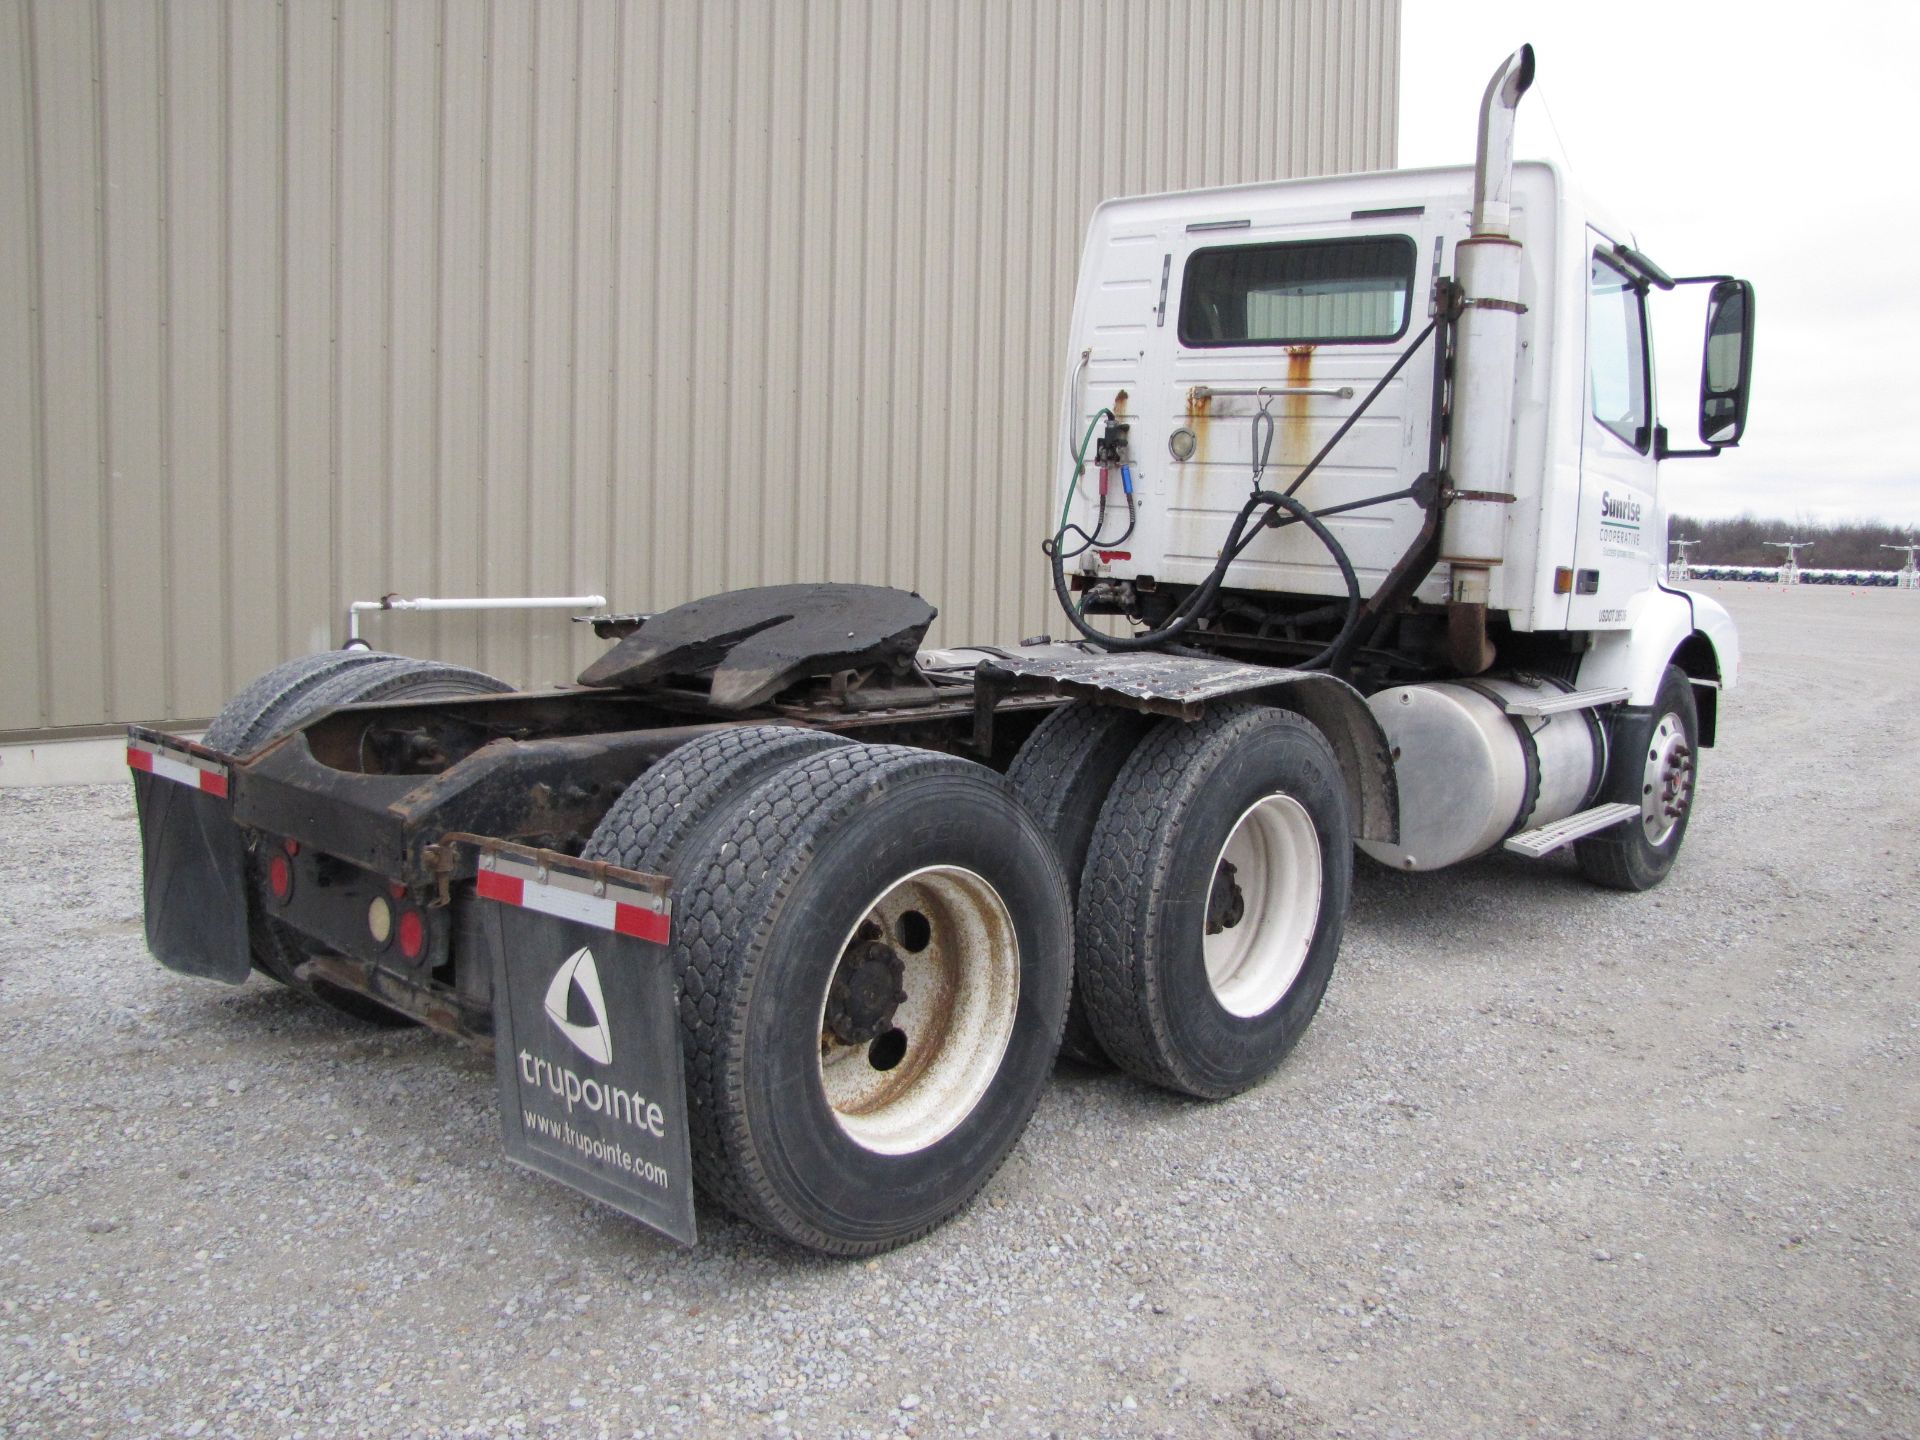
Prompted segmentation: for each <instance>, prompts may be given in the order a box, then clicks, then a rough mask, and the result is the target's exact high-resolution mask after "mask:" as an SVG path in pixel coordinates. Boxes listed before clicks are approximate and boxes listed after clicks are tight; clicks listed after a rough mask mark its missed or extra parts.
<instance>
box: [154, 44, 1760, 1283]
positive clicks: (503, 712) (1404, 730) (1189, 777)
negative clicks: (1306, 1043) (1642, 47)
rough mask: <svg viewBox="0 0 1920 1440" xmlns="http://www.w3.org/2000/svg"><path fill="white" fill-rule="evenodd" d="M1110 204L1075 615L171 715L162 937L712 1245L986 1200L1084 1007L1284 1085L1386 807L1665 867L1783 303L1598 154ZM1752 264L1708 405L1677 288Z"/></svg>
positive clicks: (445, 674)
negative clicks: (1669, 548) (1671, 533)
mask: <svg viewBox="0 0 1920 1440" xmlns="http://www.w3.org/2000/svg"><path fill="white" fill-rule="evenodd" d="M1532 74H1533V57H1532V52H1531V51H1530V50H1529V49H1525V48H1523V49H1522V50H1520V51H1518V52H1516V53H1515V54H1514V55H1513V56H1512V57H1510V58H1509V59H1508V60H1507V62H1506V63H1505V64H1503V65H1502V66H1501V67H1500V69H1499V71H1498V72H1497V73H1496V74H1495V76H1494V77H1493V80H1492V83H1491V84H1490V85H1489V87H1488V91H1487V97H1486V100H1485V102H1484V104H1483V107H1482V114H1481V126H1480V144H1479V157H1478V162H1477V164H1476V165H1475V166H1474V167H1473V168H1472V169H1471V170H1469V169H1459V170H1426V171H1405V172H1394V173H1382V174H1369V175H1355V176H1343V177H1336V178H1331V179H1323V180H1304V181H1290V182H1283V183H1274V184H1263V185H1250V186H1241V187H1236V188H1232V189H1223V190H1210V191H1199V192H1192V193H1187V194H1180V195H1166V196H1154V197H1146V198H1137V199H1125V200H1115V201H1110V202H1108V203H1107V204H1105V205H1102V206H1101V207H1100V208H1099V209H1098V211H1097V212H1096V213H1095V215H1094V218H1093V223H1092V226H1091V229H1090V231H1089V235H1088V239H1087V247H1086V252H1085V259H1084V262H1083V264H1082V267H1081V276H1080V283H1079V289H1078V292H1077V298H1076V303H1075V307H1074V316H1073V328H1072V334H1071V336H1070V338H1069V344H1068V347H1067V352H1066V360H1067V364H1066V372H1065V380H1066V385H1065V395H1064V399H1063V415H1062V432H1063V435H1062V445H1063V448H1064V449H1065V451H1066V458H1065V459H1064V460H1063V462H1062V465H1061V470H1060V475H1059V486H1058V490H1057V492H1056V495H1055V500H1056V503H1057V505H1058V512H1057V513H1058V516H1059V520H1058V524H1057V525H1056V526H1055V527H1054V531H1053V533H1052V535H1051V537H1050V538H1049V539H1048V540H1047V541H1046V543H1045V545H1044V546H1043V549H1044V551H1045V552H1046V557H1047V563H1048V564H1050V566H1051V567H1052V570H1053V577H1054V584H1055V588H1056V591H1057V593H1058V595H1059V598H1060V599H1061V601H1062V603H1063V605H1064V607H1065V614H1066V617H1067V623H1068V624H1069V625H1070V626H1071V627H1072V629H1073V631H1074V632H1075V633H1074V634H1073V635H1071V636H1070V637H1069V638H1068V639H1067V640H1064V641H1059V642H1055V641H1051V640H1041V641H1037V642H1029V643H1027V644H1024V645H1021V646H1018V647H1012V648H1006V649H1002V648H997V647H992V646H981V647H974V648H961V649H950V650H944V651H930V650H923V649H921V648H920V642H921V640H922V638H923V637H924V635H925V633H926V630H927V627H928V625H929V624H930V622H931V621H932V619H933V617H934V611H933V609H932V607H931V606H930V605H928V604H927V603H926V602H925V601H923V600H921V599H920V597H918V596H917V595H911V594H907V593H904V592H900V591H894V590H886V589H881V588H878V587H868V586H851V585H795V586H778V587H771V588H767V589H759V590H748V591H736V592H730V593H727V594H723V595H718V596H712V597H709V598H707V599H704V600H696V601H693V602H691V603H689V604H687V605H683V606H680V607H679V608H677V609H674V610H670V611H666V612H664V613H661V614H657V615H652V616H640V615H626V616H605V617H601V619H600V620H599V621H598V628H599V629H600V631H601V633H602V634H603V635H604V636H606V637H607V638H609V639H612V640H614V641H615V642H616V643H615V644H614V646H613V647H612V648H611V649H610V650H609V651H608V653H607V654H606V655H605V656H603V657H602V658H601V659H600V660H599V661H596V662H595V663H594V664H593V665H592V666H590V667H589V668H588V669H587V671H586V672H584V673H583V674H582V676H581V677H580V683H579V684H577V685H575V686H569V687H563V688H560V689H555V690H547V691H537V692H514V691H512V690H510V688H509V687H507V686H505V685H503V684H501V683H500V682H499V681H496V680H492V679H490V678H489V677H487V676H484V675H479V674H476V673H474V672H471V671H465V670H459V669H457V668H454V667H449V666H444V665H436V664H431V663H427V662H422V661H414V660H403V659H399V658H396V657H392V656H382V655H377V654H374V653H371V652H368V651H365V650H359V649H353V650H343V651H336V652H331V653H327V654H323V655H315V656H307V657H303V658H301V659H297V660H294V661H290V662H288V663H287V664H286V665H283V666H281V667H279V668H278V669H276V670H274V671H272V672H269V674H267V675H266V676H263V677H261V679H260V680H258V681H256V682H255V683H254V684H253V685H251V686H249V687H248V688H247V689H246V690H245V691H243V692H242V693H241V694H240V695H238V696H236V697H235V698H234V700H233V701H232V702H230V703H229V705H228V706H227V707H226V708H225V709H224V710H223V711H222V712H221V714H220V716H219V717H218V718H217V719H216V720H215V721H214V723H213V725H212V727H211V728H210V729H209V731H208V732H207V734H206V736H205V737H204V740H203V742H201V743H193V742H189V741H187V740H184V739H182V738H180V737H177V736H171V735H166V734H162V733H160V732H156V731H152V730H147V729H143V728H139V727H136V728H134V729H133V730H132V731H131V732H130V734H129V740H128V759H129V763H130V764H131V765H132V766H133V768H134V771H135V776H134V780H135V785H136V789H137V791H138V797H139V803H140V814H141V829H142V838H143V846H144V863H145V881H146V919H147V936H148V942H149V945H150V947H151V948H152V949H153V951H154V953H155V954H156V955H157V956H158V957H159V959H160V960H161V961H162V962H163V963H165V964H166V965H168V966H170V967H171V968H174V969H176V970H180V971H184V972H187V973H190V974H196V975H202V976H207V977H210V978H215V979H220V980H225V981H229V982H236V983H237V982H239V981H243V980H245V979H246V978H247V976H248V975H249V974H250V973H251V972H253V971H259V972H261V973H263V974H264V975H266V976H268V977H269V978H271V979H272V980H275V981H277V982H279V983H282V984H285V985H288V986H290V987H293V988H295V989H298V990H300V991H303V992H305V993H307V994H309V995H311V996H313V997H314V998H316V999H318V1000H321V1001H323V1002H325V1003H328V1004H331V1005H334V1006H336V1007H338V1008H341V1009H344V1010H347V1011H350V1012H352V1013H354V1014H356V1015H358V1016H360V1017H362V1018H363V1019H367V1020H373V1021H387V1022H392V1023H408V1022H413V1023H422V1024H426V1025H429V1026H433V1027H435V1028H436V1029H439V1030H441V1031H443V1032H445V1033H447V1034H450V1035H453V1036H457V1037H460V1038H462V1039H464V1040H467V1041H470V1042H472V1043H475V1044H479V1045H484V1046H490V1047H491V1048H492V1050H493V1052H494V1054H495V1057H496V1073H497V1083H498V1086H499V1091H500V1106H501V1119H502V1132H503V1138H504V1141H505V1144H506V1146H507V1148H508V1151H509V1153H510V1154H511V1155H513V1157H514V1158H515V1159H517V1160H519V1161H521V1162H522V1163H524V1164H527V1165H528V1166H530V1167H532V1168H534V1169H537V1170H540V1171H541V1172H543V1173H545V1174H548V1175H551V1176H553V1177H555V1178H557V1179H560V1180H562V1181H564V1182H566V1183H568V1184H571V1185H573V1186H575V1187H576V1188H578V1189H581V1190H583V1191H585V1192H587V1193H589V1194H592V1195H595V1196H597V1197H599V1198H601V1199H602V1200H604V1201H606V1202H607V1203H609V1204H612V1205H615V1206H617V1207H619V1208H621V1209H623V1210H625V1211H627V1212H628V1213H630V1214H632V1215H634V1216H636V1217H637V1218H639V1219H641V1220H643V1221H645V1222H647V1223H649V1224H651V1225H653V1226H655V1227H656V1228H658V1229H660V1230H662V1231H664V1232H665V1233H667V1234H669V1235H672V1236H674V1237H676V1238H678V1239H681V1240H683V1241H688V1242H690V1241H691V1240H692V1239H693V1237H694V1225H695V1206H694V1196H695V1193H696V1191H698V1192H700V1193H702V1194H704V1195H705V1196H706V1197H707V1199H708V1200H709V1201H711V1202H714V1203H717V1204H719V1205H721V1206H724V1207H725V1208H727V1209H729V1210H731V1211H733V1212H734V1213H736V1214H737V1215H740V1216H742V1217H744V1218H746V1219H748V1220H751V1221H753V1222H755V1223H757V1224H760V1225H762V1226H765V1227H766V1228H768V1229H770V1230H772V1231H774V1232H775V1233H777V1234H780V1235H782V1236H785V1237H786V1238H788V1239H790V1240H792V1241H794V1242H796V1243H798V1244H801V1245H805V1246H810V1247H813V1248H816V1249H820V1250H824V1251H829V1252H832V1253H838V1254H865V1253H871V1252H874V1251H878V1250H882V1249H886V1248H888V1247H891V1246H894V1245H898V1244H901V1243H903V1242H905V1241H907V1240H910V1239H912V1238H914V1237H916V1236H918V1235H920V1234H923V1233H924V1232H925V1231H927V1230H928V1229H930V1228H932V1227H933V1226H935V1225H938V1224H939V1223H941V1222H942V1221H943V1220H944V1219H946V1218H947V1217H948V1216H950V1215H951V1214H952V1213H953V1212H954V1211H955V1210H956V1209H958V1208H959V1207H960V1206H961V1205H963V1204H964V1203H966V1201H967V1200H968V1199H969V1198H970V1197H971V1196H972V1195H974V1194H975V1193H977V1192H978V1190H979V1189H980V1188H981V1187H982V1186H983V1185H985V1184H986V1183H987V1182H988V1180H989V1179H990V1178H991V1177H992V1175H993V1173H994V1171H995V1169H996V1168H997V1167H998V1166H999V1164H1000V1163H1001V1161H1002V1160H1004V1159H1005V1157H1006V1155H1007V1154H1008V1152H1009V1151H1010V1150H1011V1148H1012V1146H1013V1145H1014V1143H1015V1142H1016V1141H1017V1140H1018V1138H1019V1136H1020V1134H1021V1132H1022V1130H1023V1129H1024V1128H1025V1126H1026V1124H1027V1121H1028V1119H1029V1117H1030V1116H1031V1114H1032V1111H1033V1107H1034V1105H1035V1104H1036V1103H1037V1100H1038V1097H1039V1094H1040V1092H1041V1089H1042V1087H1043V1085H1044V1083H1045V1080H1046V1077H1047V1075H1048V1073H1049V1071H1050V1069H1051V1066H1052V1064H1053V1061H1054V1057H1055V1055H1056V1054H1057V1053H1059V1052H1060V1051H1061V1050H1062V1049H1063V1048H1064V1050H1065V1051H1066V1052H1067V1053H1069V1054H1071V1055H1073V1056H1075V1057H1076V1058H1078V1059H1080V1060H1082V1061H1085V1062H1089V1063H1094V1064H1111V1065H1117V1066H1119V1067H1120V1068H1122V1069H1125V1070H1127V1071H1130V1072H1132V1073H1134V1074H1136V1075H1139V1076H1142V1077H1144V1078H1147V1079H1149V1080H1151V1081H1153V1082H1155V1083H1158V1084H1161V1085H1165V1086H1167V1087H1170V1088H1172V1089H1174V1090H1177V1091H1180V1092H1182V1093H1185V1094H1189V1095H1194V1096H1199V1097H1205V1098H1215V1099H1218V1098H1224V1097H1227V1096H1231V1095H1234V1094H1236V1093H1239V1092H1240V1091H1242V1090H1244V1089H1246V1088H1247V1087H1249V1086H1251V1085H1253V1084H1256V1083H1258V1082H1260V1081H1261V1080H1263V1079H1264V1078H1265V1077H1267V1076H1268V1075H1269V1074H1270V1073H1271V1072H1272V1071H1273V1070H1274V1068H1275V1067H1276V1066H1277V1065H1278V1064H1279V1063H1280V1061H1281V1060H1282V1059H1283V1058H1284V1057H1285V1055H1286V1054H1287V1052H1288V1051H1289V1050H1290V1049H1291V1048H1292V1047H1293V1045H1294V1044H1295V1043H1296V1042H1297V1041H1298V1040H1299V1038H1300V1035H1301V1033H1302V1032H1303V1031H1304V1029H1305V1027H1306V1026H1307V1024H1308V1023H1309V1022H1310V1021H1311V1020H1312V1018H1313V1015H1314V1013H1315V1012H1316V1010H1317V1009H1318V1007H1319V1004H1320V1000H1321V997H1322V995H1323V994H1324V992H1325V989H1326V986H1327V983H1328V981H1329V978H1330V976H1331V974H1332V970H1333V966H1334V961H1335V958H1336V956H1337V954H1338V952H1339V948H1340V940H1341V932H1342V926H1343V923H1344V919H1345V915H1346V911H1347V903H1348V896H1349V891H1350V888H1351V884H1352V876H1353V866H1354V850H1355V848H1356V846H1357V847H1358V848H1359V849H1361V850H1364V851H1365V852H1366V853H1367V854H1369V855H1370V856H1372V857H1373V858H1374V859H1375V860H1377V861H1379V862H1381V863H1384V864H1387V865H1390V866H1394V867H1396V868H1402V869H1410V870H1428V869H1434V868H1438V867H1441V866H1445V865H1450V864H1453V863H1456V862H1458V861H1461V860H1465V859H1467V858H1469V857H1471V856H1474V855H1478V854H1481V853H1484V852H1486V851H1489V850H1492V849H1495V848H1498V847H1501V846H1504V847H1506V848H1507V849H1509V850H1512V851H1517V852H1519V853H1521V854H1525V855H1530V856H1536V857H1537V856H1541V855H1545V854H1548V853H1550V852H1553V851H1556V850H1559V849H1561V848H1562V847H1565V846H1567V845H1571V846H1573V848H1574V853H1575V855H1576V858H1577V863H1578V865H1579V867H1580V868H1581V869H1582V870H1583V871H1584V872H1585V873H1586V874H1587V875H1589V876H1590V877H1592V878H1593V879H1594V880H1596V881H1598V882H1599V883H1601V884H1604V885H1608V886H1612V887H1615V888H1618V889H1623V890H1629V891H1634V890H1644V889H1646V888H1648V887H1650V886H1652V885H1655V884H1657V883H1659V881H1660V880H1661V879H1662V878H1663V877H1664V876H1665V875H1666V874H1667V872H1668V870H1669V869H1670V868H1671V866H1672V865H1673V863H1674V860H1675V857H1676V855H1677V854H1678V852H1679V849H1680V846H1681V843H1682V840H1683V839H1684V837H1685V834H1686V829H1687V823H1688V820H1689V818H1690V816H1691V813H1692V810H1693V807H1694V803H1695V800H1696V796H1697V777H1698V769H1697V767H1698V755H1699V750H1700V748H1701V747H1702V746H1705V745H1710V744H1711V743H1712V742H1713V737H1714V728H1715V721H1716V718H1717V700H1718V695H1719V692H1720V691H1721V689H1723V688H1725V687H1726V686H1729V685H1731V684H1732V683H1733V680H1734V677H1735V672H1736V668H1737V663H1738V652H1737V643H1736V640H1735V635H1734V630H1733V626H1732V624H1731V622H1730V621H1729V620H1728V617H1727V615H1726V613H1725V612H1724V611H1723V610H1722V609H1721V608H1720V607H1719V606H1718V605H1717V604H1715V603H1714V602H1712V601H1711V600H1709V599H1707V598H1705V597H1703V596H1699V595H1692V594H1689V593H1687V592H1685V591H1680V590H1674V589H1669V588H1668V587H1667V586H1666V585H1664V584H1663V583H1662V560H1663V557H1664V555H1665V550H1666V520H1665V510H1664V508H1663V504H1662V496H1661V489H1660V483H1659V478H1658V476H1659V467H1660V465H1661V463H1662V461H1664V460H1667V459H1671V458H1675V457H1677V456H1704V455H1711V454H1714V453H1717V452H1718V450H1719V449H1721V448H1724V447H1725V446H1728V445H1732V444H1735V443H1737V442H1738V440H1739V438H1740V433H1741V430H1742V428H1743V426H1744V423H1745V412H1746V400H1747V389H1748V382H1749V376H1750V370H1751V356H1752V335H1753V292H1752V289H1751V287H1750V286H1748V285H1747V284H1746V283H1745V282H1743V281H1739V280H1736V279H1733V278H1732V277H1728V276H1688V277H1683V278H1680V279H1675V278H1673V277H1671V276H1669V275H1668V274H1667V273H1666V272H1665V271H1663V270H1662V269H1661V268H1660V267H1659V266H1658V265H1656V264H1655V263H1654V261H1652V260H1651V259H1649V258H1648V257H1647V256H1646V255H1645V254H1644V253H1643V252H1642V251H1641V250H1640V249H1639V248H1637V246H1636V245H1635V243H1634V240H1633V237H1632V235H1631V234H1630V232H1628V231H1626V230H1624V229H1622V228H1621V227H1620V226H1619V225H1618V224H1616V223H1615V222H1613V221H1612V220H1610V219H1608V218H1607V217H1605V216H1603V215H1602V214H1601V213H1600V212H1598V211H1597V210H1596V209H1594V208H1593V207H1592V206H1591V205H1590V204H1589V203H1587V202H1586V201H1585V200H1583V199H1582V198H1581V197H1580V196H1579V195H1578V193H1577V192H1576V191H1575V190H1574V189H1573V188H1572V186H1571V185H1570V184H1569V183H1568V181H1567V180H1566V178H1565V177H1564V176H1563V175H1561V174H1560V173H1559V172H1558V171H1556V170H1554V169H1552V168H1550V167H1548V166H1545V165H1533V164H1528V165H1521V166H1519V167H1517V168H1516V167H1515V166H1514V165H1513V164H1512V161H1511V143H1512V142H1511V137H1512V117H1513V111H1514V107H1515V106H1516V105H1517V103H1518V102H1519V99H1520V97H1521V95H1522V94H1523V93H1524V92H1525V90H1526V88H1527V86H1528V84H1529V83H1530V82H1531V79H1532ZM1696 284H1697V285H1704V286H1707V287H1709V290H1708V305H1707V330H1706V339H1705V345H1704V355H1703V360H1702V373H1701V382H1700V393H1699V416H1698V431H1699V444H1698V446H1697V447H1692V448H1684V449H1678V448H1675V447H1674V446H1673V445H1672V443H1671V441H1670V438H1669V435H1668V432H1667V430H1666V428H1665V427H1664V426H1663V425H1662V424H1661V423H1660V420H1659V415H1658V411H1657V410H1656V408H1655V392H1654V386H1653V365H1652V350H1651V346H1650V344H1649V340H1648V328H1647V311H1646V300H1647V297H1648V294H1649V292H1650V291H1654V290H1663V289H1668V288H1671V287H1674V286H1677V285H1696Z"/></svg>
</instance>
